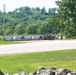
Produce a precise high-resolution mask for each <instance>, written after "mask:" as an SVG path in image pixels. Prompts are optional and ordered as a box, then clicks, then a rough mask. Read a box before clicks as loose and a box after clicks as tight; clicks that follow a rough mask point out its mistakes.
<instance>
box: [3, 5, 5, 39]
mask: <svg viewBox="0 0 76 75" xmlns="http://www.w3.org/2000/svg"><path fill="white" fill-rule="evenodd" d="M3 39H4V40H5V4H3Z"/></svg>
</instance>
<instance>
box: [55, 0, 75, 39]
mask: <svg viewBox="0 0 76 75" xmlns="http://www.w3.org/2000/svg"><path fill="white" fill-rule="evenodd" d="M56 4H57V5H58V6H59V9H58V14H59V16H60V18H61V20H62V25H64V34H65V35H66V36H67V37H71V38H76V21H75V19H76V0H61V1H56Z"/></svg>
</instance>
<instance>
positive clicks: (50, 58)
mask: <svg viewBox="0 0 76 75" xmlns="http://www.w3.org/2000/svg"><path fill="white" fill-rule="evenodd" d="M40 66H44V67H45V68H50V66H53V67H55V68H68V69H69V70H75V69H76V49H74V50H64V51H51V52H39V53H30V54H16V55H6V56H0V69H1V70H2V71H3V72H5V73H7V72H8V73H11V74H12V73H18V72H21V71H22V70H24V71H26V72H28V73H30V72H33V71H35V70H38V69H39V67H40Z"/></svg>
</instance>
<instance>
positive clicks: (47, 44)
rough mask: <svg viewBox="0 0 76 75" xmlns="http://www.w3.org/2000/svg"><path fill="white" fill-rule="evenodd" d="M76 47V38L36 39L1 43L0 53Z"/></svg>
mask: <svg viewBox="0 0 76 75" xmlns="http://www.w3.org/2000/svg"><path fill="white" fill-rule="evenodd" d="M65 49H76V40H62V41H61V40H54V41H36V42H31V43H25V44H12V45H1V46H0V55H5V54H17V53H31V52H44V51H55V50H65Z"/></svg>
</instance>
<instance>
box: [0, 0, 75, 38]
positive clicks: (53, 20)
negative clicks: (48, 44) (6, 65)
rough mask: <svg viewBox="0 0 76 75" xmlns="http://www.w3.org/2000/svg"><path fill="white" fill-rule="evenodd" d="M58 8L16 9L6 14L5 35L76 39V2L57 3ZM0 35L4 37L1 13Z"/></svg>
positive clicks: (63, 0)
mask: <svg viewBox="0 0 76 75" xmlns="http://www.w3.org/2000/svg"><path fill="white" fill-rule="evenodd" d="M56 4H57V5H58V8H49V9H48V10H47V11H46V8H45V7H43V8H41V9H40V8H39V7H36V8H30V7H28V6H25V7H20V8H16V9H15V10H14V11H12V12H8V13H5V14H4V18H5V27H4V28H5V35H46V34H57V35H64V36H66V37H67V38H76V21H75V20H76V1H75V0H70V1H69V0H61V1H56ZM0 35H3V12H1V11H0Z"/></svg>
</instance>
